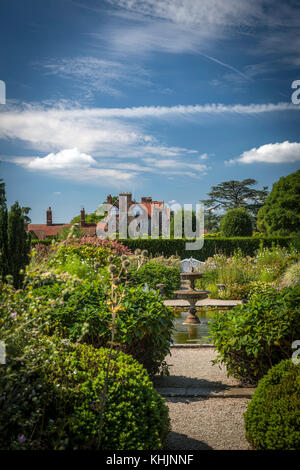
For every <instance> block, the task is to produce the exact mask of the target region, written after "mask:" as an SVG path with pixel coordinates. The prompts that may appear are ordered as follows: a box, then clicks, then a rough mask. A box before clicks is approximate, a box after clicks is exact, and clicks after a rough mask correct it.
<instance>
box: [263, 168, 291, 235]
mask: <svg viewBox="0 0 300 470" xmlns="http://www.w3.org/2000/svg"><path fill="white" fill-rule="evenodd" d="M257 225H258V228H259V230H260V231H263V232H266V233H268V234H274V235H289V234H293V233H296V232H299V230H300V170H297V171H295V172H294V173H291V174H290V175H287V176H282V177H281V178H280V179H279V180H278V181H276V183H274V184H273V187H272V190H271V191H270V193H269V195H268V197H267V199H266V201H265V204H264V205H263V206H262V207H261V208H260V210H259V211H258V214H257Z"/></svg>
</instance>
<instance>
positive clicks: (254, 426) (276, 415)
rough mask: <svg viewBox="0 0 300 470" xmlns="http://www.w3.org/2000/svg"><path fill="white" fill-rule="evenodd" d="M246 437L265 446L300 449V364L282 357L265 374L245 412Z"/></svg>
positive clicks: (257, 445)
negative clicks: (282, 359)
mask: <svg viewBox="0 0 300 470" xmlns="http://www.w3.org/2000/svg"><path fill="white" fill-rule="evenodd" d="M244 419H245V429H246V437H247V439H248V441H249V442H250V443H251V445H252V446H253V447H255V448H256V449H263V450H300V364H298V365H296V364H293V362H292V361H291V360H284V361H281V362H280V363H279V364H277V365H276V366H274V367H272V368H271V369H270V370H269V372H268V373H267V374H266V375H265V377H263V378H262V379H261V380H260V381H259V384H258V387H257V389H256V390H255V392H254V395H253V397H252V400H251V402H250V403H249V405H248V408H247V411H246V413H245V415H244Z"/></svg>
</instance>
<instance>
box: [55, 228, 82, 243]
mask: <svg viewBox="0 0 300 470" xmlns="http://www.w3.org/2000/svg"><path fill="white" fill-rule="evenodd" d="M82 235H83V231H82V230H81V228H80V227H79V225H71V226H66V227H63V228H62V229H61V232H60V233H59V234H58V235H57V236H56V239H58V240H66V239H67V238H70V237H71V236H72V237H74V238H75V237H76V238H80V237H82Z"/></svg>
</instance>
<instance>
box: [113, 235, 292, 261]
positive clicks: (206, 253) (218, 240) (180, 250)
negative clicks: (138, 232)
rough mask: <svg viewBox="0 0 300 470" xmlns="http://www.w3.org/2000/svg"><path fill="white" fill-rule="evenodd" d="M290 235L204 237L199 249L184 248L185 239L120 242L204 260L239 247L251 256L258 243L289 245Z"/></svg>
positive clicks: (152, 251) (152, 253)
mask: <svg viewBox="0 0 300 470" xmlns="http://www.w3.org/2000/svg"><path fill="white" fill-rule="evenodd" d="M291 239H292V238H291V237H264V238H257V237H234V238H225V237H204V245H203V247H202V248H201V250H186V247H185V244H186V242H187V241H190V240H185V239H169V240H168V239H151V238H148V239H147V240H146V239H141V238H140V239H126V240H122V244H123V245H125V246H127V247H128V248H130V249H131V251H133V252H134V250H136V249H137V248H139V249H141V250H144V249H145V250H147V251H148V252H149V256H154V257H156V256H160V255H163V256H165V257H170V256H172V255H176V256H179V257H180V258H181V259H185V258H190V257H191V256H192V257H193V258H196V259H198V260H200V261H205V260H206V259H207V258H211V257H212V256H214V255H215V254H216V253H222V254H223V255H225V256H231V255H233V253H234V252H235V251H236V250H238V249H239V248H240V249H241V250H242V253H243V255H244V256H253V255H254V254H255V252H256V251H257V250H258V249H259V247H260V245H263V246H264V247H265V248H271V247H272V245H278V246H282V247H287V246H289V244H290V242H291Z"/></svg>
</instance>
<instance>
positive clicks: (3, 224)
mask: <svg viewBox="0 0 300 470" xmlns="http://www.w3.org/2000/svg"><path fill="white" fill-rule="evenodd" d="M7 242H8V241H7V206H6V196H5V183H4V182H3V180H2V179H0V279H4V277H5V276H6V275H7V274H8V246H7Z"/></svg>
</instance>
